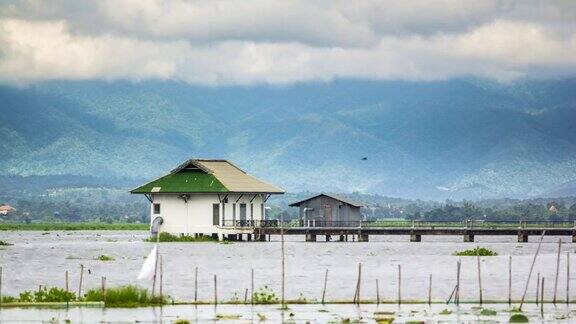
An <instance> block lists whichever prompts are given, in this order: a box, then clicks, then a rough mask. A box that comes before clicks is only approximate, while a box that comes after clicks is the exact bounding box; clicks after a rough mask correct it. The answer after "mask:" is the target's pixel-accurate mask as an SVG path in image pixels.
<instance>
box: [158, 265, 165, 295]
mask: <svg viewBox="0 0 576 324" xmlns="http://www.w3.org/2000/svg"><path fill="white" fill-rule="evenodd" d="M163 279H164V271H163V270H162V256H160V282H159V283H160V289H159V292H160V299H162V281H164V280H163Z"/></svg>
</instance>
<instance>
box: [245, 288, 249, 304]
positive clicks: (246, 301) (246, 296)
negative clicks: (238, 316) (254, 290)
mask: <svg viewBox="0 0 576 324" xmlns="http://www.w3.org/2000/svg"><path fill="white" fill-rule="evenodd" d="M244 304H248V288H246V290H244Z"/></svg>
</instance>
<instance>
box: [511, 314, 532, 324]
mask: <svg viewBox="0 0 576 324" xmlns="http://www.w3.org/2000/svg"><path fill="white" fill-rule="evenodd" d="M509 322H510V323H528V317H526V315H524V314H514V315H512V316H510V320H509Z"/></svg>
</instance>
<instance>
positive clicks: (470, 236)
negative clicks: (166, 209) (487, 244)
mask: <svg viewBox="0 0 576 324" xmlns="http://www.w3.org/2000/svg"><path fill="white" fill-rule="evenodd" d="M464 242H474V234H470V233H466V234H464Z"/></svg>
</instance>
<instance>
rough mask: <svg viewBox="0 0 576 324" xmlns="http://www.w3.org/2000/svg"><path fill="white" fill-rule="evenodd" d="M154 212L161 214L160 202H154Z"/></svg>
mask: <svg viewBox="0 0 576 324" xmlns="http://www.w3.org/2000/svg"><path fill="white" fill-rule="evenodd" d="M154 214H160V204H154Z"/></svg>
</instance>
